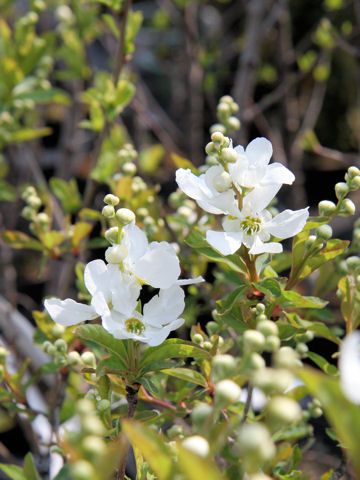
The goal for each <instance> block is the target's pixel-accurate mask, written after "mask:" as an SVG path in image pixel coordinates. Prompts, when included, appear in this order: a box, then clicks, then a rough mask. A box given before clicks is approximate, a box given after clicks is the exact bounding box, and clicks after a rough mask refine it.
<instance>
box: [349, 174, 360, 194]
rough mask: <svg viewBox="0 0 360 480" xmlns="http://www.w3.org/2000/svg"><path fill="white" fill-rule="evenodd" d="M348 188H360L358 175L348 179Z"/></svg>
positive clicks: (359, 176)
mask: <svg viewBox="0 0 360 480" xmlns="http://www.w3.org/2000/svg"><path fill="white" fill-rule="evenodd" d="M348 185H349V189H350V190H352V191H354V190H358V189H359V188H360V175H357V176H356V177H354V178H351V179H349V180H348Z"/></svg>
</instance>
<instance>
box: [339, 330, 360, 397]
mask: <svg viewBox="0 0 360 480" xmlns="http://www.w3.org/2000/svg"><path fill="white" fill-rule="evenodd" d="M339 370H340V382H341V387H342V390H343V392H344V394H345V396H346V397H347V398H348V399H349V400H350V401H351V402H354V403H356V404H358V405H360V332H359V331H356V332H352V333H350V334H349V335H347V336H346V337H345V339H344V341H343V342H342V345H341V349H340V358H339Z"/></svg>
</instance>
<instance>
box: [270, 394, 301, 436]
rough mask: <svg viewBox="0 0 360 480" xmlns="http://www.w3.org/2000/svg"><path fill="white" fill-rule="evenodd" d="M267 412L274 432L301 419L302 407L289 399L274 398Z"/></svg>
mask: <svg viewBox="0 0 360 480" xmlns="http://www.w3.org/2000/svg"><path fill="white" fill-rule="evenodd" d="M266 410H267V417H268V421H269V423H270V425H271V427H272V430H273V431H275V430H277V429H278V428H281V427H282V426H284V425H288V424H291V423H294V422H297V421H299V420H300V419H301V407H300V405H299V404H298V403H297V402H295V400H292V399H291V398H288V397H283V396H277V397H273V398H272V399H271V400H270V402H269V403H268V405H267V409H266Z"/></svg>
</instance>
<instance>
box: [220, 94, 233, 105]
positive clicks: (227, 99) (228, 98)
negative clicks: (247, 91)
mask: <svg viewBox="0 0 360 480" xmlns="http://www.w3.org/2000/svg"><path fill="white" fill-rule="evenodd" d="M219 103H228V104H229V105H231V104H233V103H234V99H233V98H232V96H231V95H223V96H222V97H221V98H220V100H219Z"/></svg>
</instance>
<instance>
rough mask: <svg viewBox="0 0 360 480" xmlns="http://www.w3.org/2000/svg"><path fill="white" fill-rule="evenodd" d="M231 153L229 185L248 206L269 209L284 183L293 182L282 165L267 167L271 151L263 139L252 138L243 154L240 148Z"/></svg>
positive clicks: (292, 178) (269, 145)
mask: <svg viewBox="0 0 360 480" xmlns="http://www.w3.org/2000/svg"><path fill="white" fill-rule="evenodd" d="M234 150H235V152H236V153H237V157H238V158H237V161H236V162H235V163H229V165H228V168H229V174H230V176H231V179H232V182H233V184H234V186H235V188H236V189H237V190H238V192H239V193H240V194H241V195H246V199H247V201H248V202H252V203H253V204H255V203H256V205H257V208H258V210H259V211H261V210H263V209H264V208H265V207H267V206H268V205H269V203H270V202H271V200H272V199H273V198H274V197H275V195H276V194H277V193H278V191H279V190H280V188H281V186H282V185H283V184H284V183H285V184H288V185H290V184H292V183H293V182H294V180H295V176H294V174H293V173H292V172H291V171H290V170H289V169H288V168H286V167H285V166H284V165H282V164H281V163H277V162H275V163H271V164H269V162H270V159H271V156H272V153H273V148H272V145H271V142H270V141H269V140H267V139H266V138H263V137H259V138H255V139H254V140H253V141H252V142H250V143H249V145H248V146H247V147H246V149H245V150H244V148H243V147H242V146H241V145H238V146H237V147H235V148H234Z"/></svg>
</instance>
